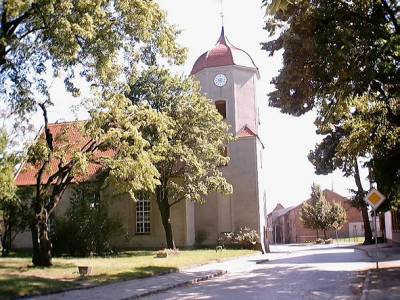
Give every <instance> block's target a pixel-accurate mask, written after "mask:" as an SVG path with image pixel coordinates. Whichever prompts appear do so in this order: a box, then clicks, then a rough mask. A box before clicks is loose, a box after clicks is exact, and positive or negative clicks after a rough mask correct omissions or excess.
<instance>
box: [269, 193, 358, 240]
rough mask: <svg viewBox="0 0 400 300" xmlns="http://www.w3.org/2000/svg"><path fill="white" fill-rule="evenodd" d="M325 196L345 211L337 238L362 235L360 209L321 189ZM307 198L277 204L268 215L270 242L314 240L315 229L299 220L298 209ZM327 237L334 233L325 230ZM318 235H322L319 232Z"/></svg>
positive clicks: (345, 199)
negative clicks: (288, 204) (283, 204)
mask: <svg viewBox="0 0 400 300" xmlns="http://www.w3.org/2000/svg"><path fill="white" fill-rule="evenodd" d="M323 193H324V195H325V198H326V200H327V201H329V202H334V201H335V202H339V203H340V204H341V205H342V206H343V208H344V209H345V210H346V213H347V222H346V223H345V224H344V226H343V228H342V229H341V230H339V231H338V237H339V238H348V237H355V236H363V235H364V225H363V220H362V215H361V211H359V210H358V209H357V208H354V207H353V206H352V205H351V203H350V200H348V199H347V198H345V197H343V196H341V195H339V194H337V193H335V192H333V191H330V190H324V191H323ZM309 200H311V199H307V200H305V201H303V202H302V203H300V204H299V205H297V206H291V207H288V208H284V207H283V206H282V205H281V204H277V206H276V207H275V209H274V210H273V211H272V212H271V213H270V214H269V215H268V228H269V229H270V230H269V231H270V234H269V242H270V243H284V244H286V243H304V242H305V241H311V240H315V239H316V238H317V235H316V231H315V230H312V229H308V228H305V227H304V225H303V223H302V222H301V220H300V211H301V207H302V205H303V203H305V202H307V201H309ZM327 234H328V237H331V238H335V237H336V233H335V232H332V231H328V232H327ZM319 236H320V237H321V236H323V233H322V232H320V233H319Z"/></svg>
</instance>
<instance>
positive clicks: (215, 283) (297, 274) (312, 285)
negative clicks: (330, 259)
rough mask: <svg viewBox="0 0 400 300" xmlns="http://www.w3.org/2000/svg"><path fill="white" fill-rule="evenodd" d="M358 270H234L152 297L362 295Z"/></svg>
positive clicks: (346, 299) (286, 299)
mask: <svg viewBox="0 0 400 300" xmlns="http://www.w3.org/2000/svg"><path fill="white" fill-rule="evenodd" d="M356 280H357V275H356V273H355V272H345V271H343V272H338V271H335V272H332V271H320V270H315V269H313V268H310V267H304V266H291V267H283V266H282V267H273V268H263V269H256V270H253V271H251V272H246V273H240V274H230V275H228V276H224V277H221V278H217V279H215V280H212V281H206V282H203V283H199V284H197V285H194V286H191V287H188V288H186V289H177V290H171V291H169V292H168V293H161V294H158V295H156V296H155V297H153V298H151V299H169V300H172V299H267V300H268V299H273V300H275V299H277V300H293V299H310V300H313V299H341V300H353V299H358V297H359V295H358V294H356V292H353V291H352V288H351V286H352V284H353V283H354V282H355V281H356Z"/></svg>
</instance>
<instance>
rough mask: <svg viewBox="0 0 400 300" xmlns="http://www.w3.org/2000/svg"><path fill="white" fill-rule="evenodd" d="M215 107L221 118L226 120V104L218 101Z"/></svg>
mask: <svg viewBox="0 0 400 300" xmlns="http://www.w3.org/2000/svg"><path fill="white" fill-rule="evenodd" d="M215 107H216V108H217V110H218V112H219V113H220V114H221V116H222V117H223V118H224V119H226V102H225V101H224V100H218V101H216V102H215Z"/></svg>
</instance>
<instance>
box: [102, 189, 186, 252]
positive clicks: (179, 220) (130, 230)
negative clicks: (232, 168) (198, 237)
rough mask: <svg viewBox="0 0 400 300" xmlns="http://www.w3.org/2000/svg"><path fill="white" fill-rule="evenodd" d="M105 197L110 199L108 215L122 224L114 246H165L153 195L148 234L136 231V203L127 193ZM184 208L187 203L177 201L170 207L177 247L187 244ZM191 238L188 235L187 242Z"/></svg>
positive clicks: (128, 247) (110, 194)
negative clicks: (119, 235)
mask: <svg viewBox="0 0 400 300" xmlns="http://www.w3.org/2000/svg"><path fill="white" fill-rule="evenodd" d="M107 197H108V198H109V199H110V215H111V216H113V217H114V218H116V219H118V220H119V221H120V222H121V224H122V225H123V234H122V236H121V237H118V238H116V239H115V240H114V241H113V243H114V245H115V246H116V247H119V248H126V249H131V248H165V247H166V245H167V244H166V240H165V233H164V227H163V225H162V222H161V217H160V212H159V210H158V206H157V203H156V201H155V199H154V197H152V198H151V199H150V200H151V203H150V206H151V208H150V220H151V233H150V234H137V233H136V203H135V202H134V201H133V200H132V199H131V198H130V196H129V195H128V194H123V195H116V194H112V192H111V193H109V194H108V195H107ZM186 210H187V203H185V202H181V203H178V204H177V205H175V206H173V207H172V209H171V221H172V230H173V234H174V240H175V244H176V246H177V247H186V246H188V245H187V239H186V235H187V226H186ZM191 240H194V238H193V237H189V243H190V242H191ZM192 244H193V242H192Z"/></svg>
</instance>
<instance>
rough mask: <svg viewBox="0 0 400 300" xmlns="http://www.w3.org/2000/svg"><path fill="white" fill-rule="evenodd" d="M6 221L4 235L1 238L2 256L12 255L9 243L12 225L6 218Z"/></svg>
mask: <svg viewBox="0 0 400 300" xmlns="http://www.w3.org/2000/svg"><path fill="white" fill-rule="evenodd" d="M3 221H4V235H3V236H2V237H1V246H2V249H1V256H8V255H9V254H10V248H11V245H10V244H11V243H10V242H9V240H10V237H11V234H10V225H9V219H8V218H6V219H4V220H3Z"/></svg>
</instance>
